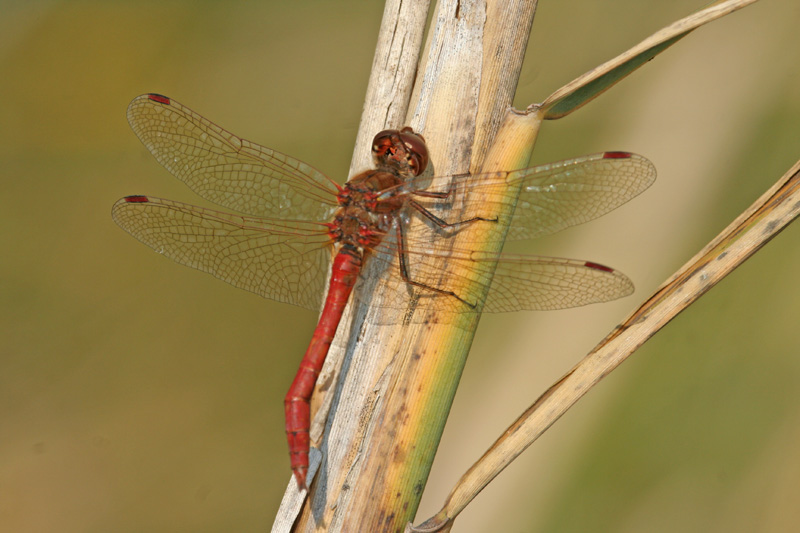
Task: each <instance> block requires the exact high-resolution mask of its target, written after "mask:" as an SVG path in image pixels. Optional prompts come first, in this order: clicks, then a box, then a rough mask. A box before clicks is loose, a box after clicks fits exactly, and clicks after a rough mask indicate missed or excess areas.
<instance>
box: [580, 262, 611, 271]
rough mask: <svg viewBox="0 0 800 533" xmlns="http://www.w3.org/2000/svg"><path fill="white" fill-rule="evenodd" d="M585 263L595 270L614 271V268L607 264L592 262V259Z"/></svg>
mask: <svg viewBox="0 0 800 533" xmlns="http://www.w3.org/2000/svg"><path fill="white" fill-rule="evenodd" d="M584 265H585V266H587V267H589V268H594V269H595V270H602V271H603V272H614V269H613V268H609V267H607V266H605V265H600V264H598V263H592V262H591V261H586V262H585V263H584Z"/></svg>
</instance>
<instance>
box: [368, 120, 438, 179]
mask: <svg viewBox="0 0 800 533" xmlns="http://www.w3.org/2000/svg"><path fill="white" fill-rule="evenodd" d="M372 157H373V159H374V160H375V165H376V166H377V167H378V168H390V169H392V170H395V171H397V172H398V173H399V174H400V175H411V176H419V175H420V174H422V173H423V172H424V171H425V169H426V168H427V166H428V148H427V146H425V139H424V138H423V137H422V135H420V134H418V133H415V132H414V130H412V129H411V128H409V127H405V128H403V129H402V130H400V131H398V130H383V131H381V132H379V133H378V134H377V135H376V136H375V138H374V139H373V141H372Z"/></svg>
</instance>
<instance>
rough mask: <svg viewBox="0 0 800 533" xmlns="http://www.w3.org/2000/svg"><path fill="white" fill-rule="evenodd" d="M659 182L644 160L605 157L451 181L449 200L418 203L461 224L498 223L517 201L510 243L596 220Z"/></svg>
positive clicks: (629, 156)
mask: <svg viewBox="0 0 800 533" xmlns="http://www.w3.org/2000/svg"><path fill="white" fill-rule="evenodd" d="M655 177H656V170H655V167H654V166H653V164H652V163H651V162H650V161H648V160H647V159H645V158H644V157H642V156H640V155H636V154H631V153H628V152H603V153H598V154H591V155H586V156H583V157H578V158H575V159H567V160H564V161H558V162H556V163H550V164H547V165H540V166H536V167H531V168H524V169H520V170H514V171H509V172H487V173H482V174H473V175H460V176H453V177H452V179H451V182H450V185H447V186H444V187H443V188H439V191H443V192H445V191H449V192H450V196H449V198H448V199H447V200H445V201H442V200H441V199H436V198H434V199H430V198H428V199H424V198H423V199H420V201H419V203H421V204H422V205H424V207H426V208H427V209H429V210H430V211H431V212H434V213H435V214H436V215H437V216H439V217H440V218H443V219H445V220H447V221H448V222H456V220H453V217H454V216H455V215H454V214H453V213H460V214H459V215H458V217H459V220H466V219H469V218H472V217H475V216H478V217H485V218H494V217H496V216H497V213H502V212H503V211H504V210H505V209H506V208H508V207H509V206H511V205H513V204H514V203H515V202H516V208H515V209H514V211H513V213H514V214H513V216H512V218H511V221H510V227H509V231H508V235H507V239H530V238H535V237H542V236H544V235H550V234H552V233H555V232H558V231H561V230H563V229H566V228H568V227H570V226H574V225H576V224H582V223H584V222H588V221H590V220H593V219H595V218H598V217H600V216H602V215H604V214H606V213H608V212H609V211H612V210H614V209H616V208H617V207H619V206H620V205H622V204H624V203H625V202H627V201H628V200H630V199H632V198H633V197H635V196H636V195H638V194H640V193H641V192H642V191H644V190H645V189H647V188H648V187H649V186H650V185H652V184H653V182H654V181H655ZM423 179H424V178H421V179H418V180H415V181H419V182H420V183H423ZM428 179H430V178H428ZM410 188H411V187H410ZM517 190H519V197H518V198H517V197H516V194H517V192H516V191H517ZM412 194H414V193H412Z"/></svg>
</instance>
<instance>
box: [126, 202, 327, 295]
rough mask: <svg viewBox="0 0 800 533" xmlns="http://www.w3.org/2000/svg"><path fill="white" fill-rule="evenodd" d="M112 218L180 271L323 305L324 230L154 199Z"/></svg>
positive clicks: (128, 206) (128, 207)
mask: <svg viewBox="0 0 800 533" xmlns="http://www.w3.org/2000/svg"><path fill="white" fill-rule="evenodd" d="M111 216H112V218H113V219H114V222H116V223H117V224H118V225H119V226H120V227H121V228H122V229H124V230H125V231H127V232H128V233H130V234H131V235H133V236H134V237H136V238H137V239H139V240H140V241H142V242H143V243H144V244H146V245H148V246H150V247H151V248H153V249H154V250H156V251H157V252H158V253H161V254H163V255H165V256H167V257H169V258H170V259H173V260H174V261H176V262H178V263H180V264H182V265H187V266H190V267H192V268H196V269H198V270H202V271H203V272H208V273H209V274H212V275H214V276H215V277H217V278H219V279H221V280H223V281H227V282H228V283H230V284H231V285H234V286H235V287H239V288H240V289H245V290H248V291H250V292H254V293H256V294H259V295H261V296H264V297H265V298H269V299H272V300H277V301H279V302H285V303H290V304H294V305H299V306H301V307H306V308H309V309H313V310H318V309H319V307H320V304H321V299H322V295H323V293H324V292H325V276H326V273H327V270H328V264H329V262H330V251H329V250H328V247H327V246H326V244H327V243H328V242H329V239H328V237H327V235H326V233H325V230H324V228H323V227H322V226H321V225H320V224H314V223H310V222H303V221H299V222H287V221H282V220H279V221H269V220H266V219H258V218H251V217H242V216H236V215H229V214H227V213H220V212H218V211H214V210H211V209H203V208H200V207H195V206H192V205H188V204H183V203H179V202H173V201H171V200H164V199H160V198H153V197H151V196H128V197H125V198H122V199H121V200H119V201H117V202H116V203H115V204H114V207H113V208H112V212H111Z"/></svg>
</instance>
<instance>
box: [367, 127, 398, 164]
mask: <svg viewBox="0 0 800 533" xmlns="http://www.w3.org/2000/svg"><path fill="white" fill-rule="evenodd" d="M399 135H400V132H399V131H397V130H383V131H381V132H379V133H378V134H377V135H375V137H374V138H373V139H372V153H373V154H374V155H375V157H378V158H382V157H383V156H384V155H385V154H386V152H388V151H390V150H391V149H392V148H393V147H394V144H395V142H396V141H395V139H397V138H398V136H399Z"/></svg>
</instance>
